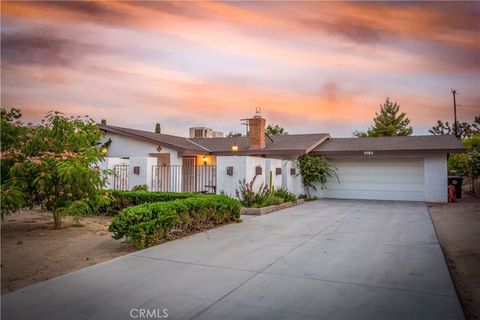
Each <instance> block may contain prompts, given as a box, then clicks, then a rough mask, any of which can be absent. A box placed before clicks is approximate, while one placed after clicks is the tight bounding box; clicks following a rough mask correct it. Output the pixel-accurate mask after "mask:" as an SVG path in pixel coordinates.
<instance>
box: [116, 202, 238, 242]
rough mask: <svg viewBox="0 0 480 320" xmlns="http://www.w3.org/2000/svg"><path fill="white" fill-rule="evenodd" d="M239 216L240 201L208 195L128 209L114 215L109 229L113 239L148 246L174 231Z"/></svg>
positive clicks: (146, 204) (206, 225)
mask: <svg viewBox="0 0 480 320" xmlns="http://www.w3.org/2000/svg"><path fill="white" fill-rule="evenodd" d="M239 218H240V202H239V201H238V200H236V199H233V198H230V197H227V196H222V195H209V196H202V197H190V198H186V199H179V200H174V201H167V202H152V203H145V204H142V205H138V206H133V207H129V208H125V209H124V210H122V211H121V212H120V213H119V214H118V215H117V216H115V217H114V218H113V220H112V223H111V224H110V226H109V227H108V230H109V231H110V232H112V233H113V235H112V237H113V238H114V239H121V238H125V239H126V241H127V242H129V243H132V244H134V245H135V246H137V247H139V248H145V247H149V246H151V245H154V244H156V243H158V242H159V241H161V240H168V239H171V238H174V234H173V233H172V231H174V230H175V231H176V232H182V233H189V232H192V231H194V230H202V229H204V228H211V227H213V226H215V225H219V224H222V223H227V222H233V221H238V219H239Z"/></svg>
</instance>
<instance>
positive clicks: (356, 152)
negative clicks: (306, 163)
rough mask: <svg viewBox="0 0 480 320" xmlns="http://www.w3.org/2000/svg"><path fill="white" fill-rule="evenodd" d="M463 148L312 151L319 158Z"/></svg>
mask: <svg viewBox="0 0 480 320" xmlns="http://www.w3.org/2000/svg"><path fill="white" fill-rule="evenodd" d="M465 151H466V149H465V148H451V149H410V150H342V151H321V150H318V151H312V154H314V155H321V156H372V154H368V155H367V154H365V153H366V152H373V156H375V155H418V154H439V153H440V154H448V153H463V152H465Z"/></svg>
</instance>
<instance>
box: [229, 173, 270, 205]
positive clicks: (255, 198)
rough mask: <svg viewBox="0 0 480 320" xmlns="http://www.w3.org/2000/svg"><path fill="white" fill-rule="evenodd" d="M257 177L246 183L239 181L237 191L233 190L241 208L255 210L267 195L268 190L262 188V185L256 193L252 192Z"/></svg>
mask: <svg viewBox="0 0 480 320" xmlns="http://www.w3.org/2000/svg"><path fill="white" fill-rule="evenodd" d="M256 178H257V176H255V177H253V179H252V181H250V182H248V183H247V182H246V180H245V179H243V181H242V180H239V181H238V183H239V189H237V190H235V192H236V196H237V198H238V199H239V200H240V203H241V204H242V206H244V207H247V208H256V207H258V206H259V205H260V204H261V203H262V202H263V199H265V197H266V196H267V194H268V188H264V187H263V183H262V184H261V185H260V187H259V188H258V191H256V192H255V191H254V190H253V184H254V183H255V179H256Z"/></svg>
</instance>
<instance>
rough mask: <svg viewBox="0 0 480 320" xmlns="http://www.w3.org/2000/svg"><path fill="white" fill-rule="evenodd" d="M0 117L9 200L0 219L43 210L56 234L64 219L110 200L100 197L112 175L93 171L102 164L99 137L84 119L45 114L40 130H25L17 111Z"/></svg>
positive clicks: (30, 126)
mask: <svg viewBox="0 0 480 320" xmlns="http://www.w3.org/2000/svg"><path fill="white" fill-rule="evenodd" d="M1 115H2V118H1V121H2V123H1V125H2V149H1V152H2V153H1V159H2V191H3V190H8V193H9V195H10V196H9V197H6V198H5V200H6V203H3V201H2V214H4V213H10V212H12V211H14V210H15V209H18V208H19V207H21V206H30V207H31V206H33V205H41V206H42V207H44V208H46V209H48V210H51V211H52V213H53V218H54V224H55V228H57V229H59V228H60V226H61V216H62V215H63V214H82V213H91V212H93V211H95V210H96V209H97V208H98V207H99V206H101V205H103V204H105V203H106V202H108V201H109V200H110V197H109V195H108V193H106V192H104V193H99V191H100V190H102V188H103V187H104V186H105V182H106V178H107V175H108V174H111V172H109V171H101V170H100V169H99V168H98V167H96V166H95V163H97V162H98V161H100V160H102V159H103V150H102V146H101V145H100V138H101V136H102V134H103V133H102V131H100V130H99V129H98V127H97V125H96V124H95V122H94V121H93V120H92V119H91V118H90V117H88V115H87V116H84V117H73V116H72V117H66V116H64V115H63V114H62V113H60V112H58V111H56V112H49V113H48V114H47V115H46V117H45V119H43V120H42V122H41V124H38V125H33V124H32V123H29V124H28V125H27V126H25V125H24V124H23V123H22V122H20V121H19V120H18V119H19V118H20V116H21V114H20V112H19V110H17V109H12V110H11V111H10V112H7V111H6V110H5V109H2V111H1ZM14 120H16V121H14ZM3 128H7V132H5V131H4V130H3ZM13 134H14V135H16V136H15V137H13V136H12V135H13ZM4 141H5V143H4ZM3 171H5V174H6V176H4V172H3ZM2 200H4V198H3V196H2ZM4 209H5V210H4Z"/></svg>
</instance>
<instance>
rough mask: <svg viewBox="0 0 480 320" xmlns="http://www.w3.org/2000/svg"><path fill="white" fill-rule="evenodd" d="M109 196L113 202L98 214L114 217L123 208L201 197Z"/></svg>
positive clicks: (114, 192)
mask: <svg viewBox="0 0 480 320" xmlns="http://www.w3.org/2000/svg"><path fill="white" fill-rule="evenodd" d="M109 194H110V195H111V196H112V198H113V200H112V201H111V202H110V203H109V204H108V205H106V206H104V207H102V208H100V212H101V213H104V214H107V215H116V214H117V213H119V212H120V211H122V210H123V209H125V208H128V207H131V206H136V205H139V204H143V203H149V202H164V201H172V200H178V199H187V198H191V197H199V196H202V195H201V194H198V193H182V192H150V191H121V190H111V191H109Z"/></svg>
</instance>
